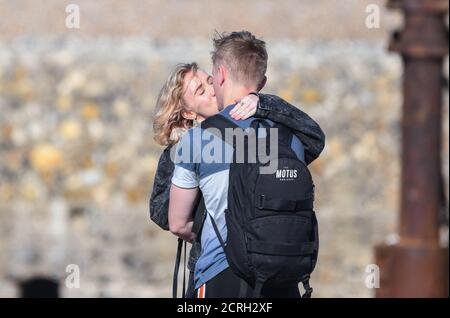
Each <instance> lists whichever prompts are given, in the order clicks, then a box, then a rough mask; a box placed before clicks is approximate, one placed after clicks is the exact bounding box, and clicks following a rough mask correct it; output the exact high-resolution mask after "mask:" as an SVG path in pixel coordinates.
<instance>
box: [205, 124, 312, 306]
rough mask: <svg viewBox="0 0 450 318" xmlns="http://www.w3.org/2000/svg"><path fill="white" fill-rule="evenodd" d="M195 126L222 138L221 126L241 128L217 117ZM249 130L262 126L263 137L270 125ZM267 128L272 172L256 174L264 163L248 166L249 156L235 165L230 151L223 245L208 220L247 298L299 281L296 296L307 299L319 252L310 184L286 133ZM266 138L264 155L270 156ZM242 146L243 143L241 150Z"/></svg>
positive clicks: (234, 159) (290, 137) (290, 138)
mask: <svg viewBox="0 0 450 318" xmlns="http://www.w3.org/2000/svg"><path fill="white" fill-rule="evenodd" d="M201 125H202V128H204V129H207V128H211V127H213V128H216V129H218V130H216V131H215V132H216V133H217V131H219V132H220V133H221V137H222V138H224V137H225V129H226V128H238V129H242V128H239V127H238V126H237V125H236V124H235V123H234V122H232V121H231V120H229V119H227V118H225V117H223V116H221V115H216V116H213V117H210V118H208V119H206V120H205V121H203V122H202V124H201ZM251 127H252V128H253V129H257V128H261V127H263V128H265V129H266V136H265V138H269V136H270V130H269V129H268V128H269V127H270V126H269V125H268V124H267V122H266V121H264V120H259V119H255V120H254V121H253V122H252V124H251ZM273 128H278V141H279V142H278V156H276V157H271V158H269V160H270V161H273V160H278V163H277V164H278V166H277V171H276V172H275V173H273V174H260V167H261V166H267V165H268V164H269V163H266V164H263V163H261V162H260V161H259V160H258V159H257V160H256V163H252V162H251V161H252V160H249V156H246V157H245V160H244V163H237V162H236V152H234V156H233V162H232V163H231V164H230V172H229V188H228V208H227V210H226V211H225V220H226V225H227V229H228V234H227V241H226V242H224V241H223V239H222V237H221V235H220V233H219V231H218V229H217V226H216V224H215V222H214V220H213V218H212V217H211V220H212V224H213V227H214V230H215V232H216V235H217V237H218V239H219V241H220V243H221V245H222V247H223V249H224V251H225V255H226V258H227V261H228V264H229V265H230V267H231V269H232V270H233V272H234V273H235V274H236V275H237V276H239V277H240V278H241V279H243V280H245V281H246V282H247V283H248V284H249V285H250V286H252V288H253V289H254V294H253V297H260V295H261V291H263V287H264V289H266V288H268V289H270V288H277V289H278V288H284V287H288V286H292V285H293V284H298V283H299V282H302V283H303V286H304V289H305V293H304V294H303V296H302V297H304V298H309V297H311V293H312V288H311V287H310V285H309V279H310V274H311V273H312V271H313V270H314V267H315V265H316V262H317V257H318V249H319V235H318V225H317V219H316V215H315V212H314V210H313V202H314V183H313V180H312V177H311V174H310V172H309V170H308V168H307V166H306V164H305V163H304V162H302V161H301V160H299V159H298V158H297V156H296V155H295V153H294V151H293V150H292V149H291V147H290V145H291V141H292V137H293V134H292V132H291V131H290V130H289V129H288V128H287V127H285V126H283V125H280V124H274V126H273ZM211 132H213V133H214V131H213V130H211ZM268 140H269V139H267V140H266V145H267V148H266V153H267V154H270V149H269V142H268ZM248 147H249V144H248V139H247V140H246V141H245V142H244V148H245V150H246V151H247V149H248ZM233 148H234V149H236V141H233ZM253 161H254V160H253ZM275 162H276V161H275ZM241 286H242V284H241Z"/></svg>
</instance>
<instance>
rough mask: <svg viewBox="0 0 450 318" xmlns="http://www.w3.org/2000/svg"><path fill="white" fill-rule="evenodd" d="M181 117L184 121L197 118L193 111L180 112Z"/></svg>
mask: <svg viewBox="0 0 450 318" xmlns="http://www.w3.org/2000/svg"><path fill="white" fill-rule="evenodd" d="M181 116H183V118H184V119H189V120H194V119H196V118H197V114H196V113H194V112H193V111H189V110H183V111H181Z"/></svg>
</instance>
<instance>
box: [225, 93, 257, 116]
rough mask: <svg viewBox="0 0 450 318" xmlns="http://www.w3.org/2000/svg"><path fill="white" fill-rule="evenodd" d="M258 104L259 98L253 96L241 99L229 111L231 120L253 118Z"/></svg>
mask: <svg viewBox="0 0 450 318" xmlns="http://www.w3.org/2000/svg"><path fill="white" fill-rule="evenodd" d="M258 102H259V97H258V96H256V95H254V94H250V95H247V96H245V97H243V98H242V99H241V100H240V101H239V102H238V103H237V104H236V106H234V107H233V109H232V110H231V111H230V116H231V118H233V119H237V120H239V119H242V120H244V119H247V118H249V117H251V116H253V115H254V114H255V113H256V109H257V108H258Z"/></svg>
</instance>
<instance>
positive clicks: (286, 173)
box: [275, 169, 297, 181]
mask: <svg viewBox="0 0 450 318" xmlns="http://www.w3.org/2000/svg"><path fill="white" fill-rule="evenodd" d="M275 177H276V178H277V179H278V180H279V181H292V180H294V179H296V178H297V169H277V172H276V174H275Z"/></svg>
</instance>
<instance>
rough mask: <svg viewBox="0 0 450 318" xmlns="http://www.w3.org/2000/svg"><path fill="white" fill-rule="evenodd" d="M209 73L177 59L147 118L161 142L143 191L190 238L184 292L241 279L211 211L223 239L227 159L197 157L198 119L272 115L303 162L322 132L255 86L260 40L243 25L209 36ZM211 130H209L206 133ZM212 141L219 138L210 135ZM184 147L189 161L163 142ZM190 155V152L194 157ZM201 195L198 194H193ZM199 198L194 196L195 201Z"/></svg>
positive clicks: (230, 289) (163, 218)
mask: <svg viewBox="0 0 450 318" xmlns="http://www.w3.org/2000/svg"><path fill="white" fill-rule="evenodd" d="M213 45H214V49H213V52H212V64H213V65H212V75H209V74H208V73H206V72H205V71H203V70H201V69H199V68H198V66H197V64H196V63H190V64H181V65H178V66H177V67H176V68H175V69H174V71H173V72H172V74H171V75H170V76H169V78H168V80H167V82H166V83H165V84H164V86H163V88H162V89H161V92H160V94H159V97H158V101H157V113H156V116H155V118H154V125H153V127H154V133H155V140H156V141H157V142H158V143H159V144H161V145H163V146H166V147H167V148H166V149H165V150H164V152H163V153H162V155H161V158H160V161H159V164H158V168H157V172H156V176H155V181H154V186H153V192H152V194H151V198H150V215H151V219H152V220H153V221H154V222H155V223H157V224H158V225H159V226H161V227H162V228H164V229H166V230H170V231H171V232H172V233H173V234H174V235H176V236H178V237H179V238H182V239H183V240H185V241H187V242H190V243H192V248H191V252H190V257H189V264H188V268H189V270H190V272H191V273H190V278H189V284H188V289H187V294H186V295H187V297H198V298H204V297H217V298H228V297H229V298H234V297H239V296H241V297H242V296H243V297H246V296H250V295H251V294H252V288H251V287H250V286H248V288H246V290H247V292H246V294H244V295H242V294H239V291H240V290H241V291H242V289H241V288H240V287H241V286H242V283H243V282H242V280H241V279H240V278H239V277H237V276H236V275H235V274H234V273H233V271H232V270H231V269H230V267H229V265H228V262H227V259H226V256H225V253H224V250H223V248H222V247H221V245H220V242H219V240H218V237H217V235H216V232H215V231H214V228H213V223H212V222H211V218H212V219H213V220H214V221H215V223H216V224H217V229H218V231H219V232H220V234H221V235H222V237H223V239H224V240H226V237H227V226H226V223H225V217H224V213H225V210H226V208H227V195H228V183H229V180H228V178H229V165H230V164H229V162H230V161H229V160H225V161H223V163H206V162H204V161H202V160H198V159H199V158H198V156H201V153H202V148H203V147H204V144H202V142H200V143H195V142H193V140H192V139H193V136H194V134H195V131H196V130H200V131H201V130H202V126H201V125H198V123H201V122H202V121H203V120H205V119H207V118H210V117H212V116H219V117H220V116H223V117H225V118H227V119H229V120H231V121H233V122H234V123H235V124H236V125H238V126H239V127H241V128H247V127H250V125H251V123H252V121H253V120H255V119H256V118H260V119H263V120H265V121H266V122H267V123H268V124H269V125H273V123H279V124H282V125H284V126H285V127H288V128H289V129H291V131H292V133H293V134H294V138H292V142H291V148H292V150H293V151H294V153H295V154H296V155H297V157H298V158H299V159H300V160H302V161H304V162H305V163H306V164H309V163H311V162H312V161H313V160H315V159H316V158H317V157H318V156H319V155H320V153H321V151H322V150H323V148H324V144H325V135H324V133H323V132H322V130H321V128H320V127H319V125H318V124H317V123H316V122H315V121H314V120H312V119H311V118H310V117H309V116H308V115H307V114H305V113H304V112H302V111H301V110H299V109H298V108H296V107H294V106H292V105H290V104H289V103H287V102H286V101H284V100H282V99H280V98H279V97H277V96H273V95H267V94H260V93H259V91H260V90H261V89H262V88H263V87H264V85H265V83H266V79H267V78H266V70H267V51H266V46H265V42H264V41H262V40H260V39H258V38H256V37H255V36H254V35H252V34H251V33H250V32H247V31H241V32H232V33H230V34H216V35H215V38H214V39H213ZM212 138H215V136H212ZM217 142H219V143H220V142H223V141H222V140H221V139H219V138H218V140H217ZM172 147H176V148H174V149H177V151H179V152H180V151H181V152H182V151H185V150H188V151H189V152H190V153H191V159H193V160H192V161H190V162H176V163H175V164H174V162H173V161H172V160H171V156H170V150H171V148H172ZM196 159H197V160H196ZM199 197H201V200H200V199H199ZM200 201H201V203H199V202H200ZM203 208H206V211H207V214H208V215H209V217H206V218H204V221H203V224H202V227H201V230H200V231H199V233H198V234H194V232H195V231H193V229H192V227H193V223H194V222H193V221H194V215H195V214H196V213H199V211H198V210H201V209H203ZM262 295H263V296H264V297H299V296H300V293H299V289H298V286H297V285H295V286H291V287H289V288H285V289H283V290H273V289H272V290H270V289H266V290H263V291H262Z"/></svg>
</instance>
